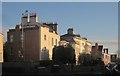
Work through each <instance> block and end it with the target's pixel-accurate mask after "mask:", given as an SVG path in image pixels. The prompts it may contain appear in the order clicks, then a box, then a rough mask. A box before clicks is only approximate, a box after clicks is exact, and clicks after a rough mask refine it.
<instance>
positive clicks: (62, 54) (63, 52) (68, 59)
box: [52, 45, 75, 64]
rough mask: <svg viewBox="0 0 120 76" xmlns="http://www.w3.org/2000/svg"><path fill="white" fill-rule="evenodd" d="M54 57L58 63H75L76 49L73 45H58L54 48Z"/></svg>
mask: <svg viewBox="0 0 120 76" xmlns="http://www.w3.org/2000/svg"><path fill="white" fill-rule="evenodd" d="M52 59H53V60H54V61H55V62H56V63H62V64H66V63H75V50H74V48H73V47H72V46H70V45H68V46H66V47H64V46H56V47H54V48H53V55H52Z"/></svg>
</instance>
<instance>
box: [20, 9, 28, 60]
mask: <svg viewBox="0 0 120 76" xmlns="http://www.w3.org/2000/svg"><path fill="white" fill-rule="evenodd" d="M27 12H28V10H26V11H25V12H24V13H22V15H23V16H24V15H26V14H27ZM27 16H28V15H27ZM21 26H22V51H23V55H22V56H21V57H22V58H24V61H25V50H24V42H25V41H24V24H22V23H21Z"/></svg>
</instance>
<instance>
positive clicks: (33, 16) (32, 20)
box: [30, 13, 38, 24]
mask: <svg viewBox="0 0 120 76" xmlns="http://www.w3.org/2000/svg"><path fill="white" fill-rule="evenodd" d="M36 22H38V16H37V14H36V13H30V23H33V24H34V23H36Z"/></svg>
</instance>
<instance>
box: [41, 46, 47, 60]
mask: <svg viewBox="0 0 120 76" xmlns="http://www.w3.org/2000/svg"><path fill="white" fill-rule="evenodd" d="M41 60H49V50H48V49H47V48H46V47H43V48H42V51H41Z"/></svg>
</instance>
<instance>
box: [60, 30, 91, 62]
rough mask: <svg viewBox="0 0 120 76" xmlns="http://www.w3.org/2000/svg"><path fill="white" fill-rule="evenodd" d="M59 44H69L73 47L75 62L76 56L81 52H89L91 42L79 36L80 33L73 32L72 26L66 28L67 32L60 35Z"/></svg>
mask: <svg viewBox="0 0 120 76" xmlns="http://www.w3.org/2000/svg"><path fill="white" fill-rule="evenodd" d="M60 39H61V41H60V45H63V46H65V45H67V44H70V45H72V47H73V48H74V49H75V54H76V63H77V62H78V56H79V54H81V53H89V54H90V52H91V47H92V43H91V42H89V41H88V40H87V39H86V38H81V37H80V35H76V34H74V31H73V28H69V29H68V30H67V34H65V35H62V36H61V37H60Z"/></svg>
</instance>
